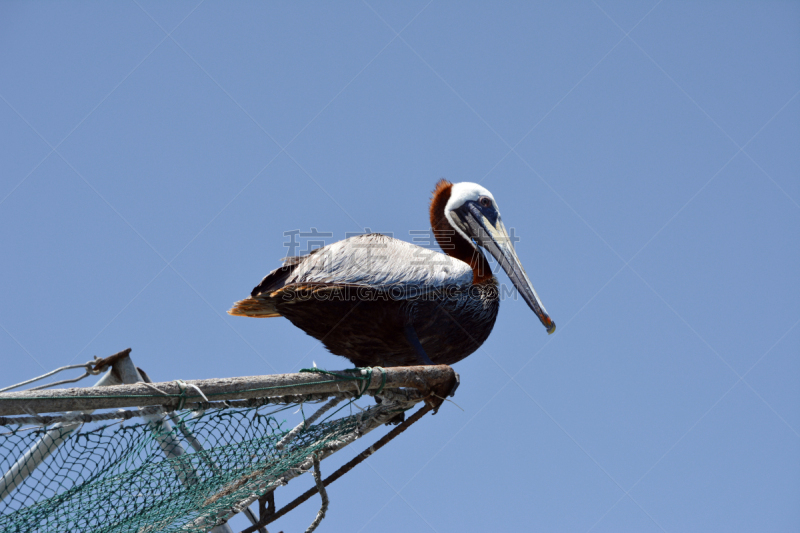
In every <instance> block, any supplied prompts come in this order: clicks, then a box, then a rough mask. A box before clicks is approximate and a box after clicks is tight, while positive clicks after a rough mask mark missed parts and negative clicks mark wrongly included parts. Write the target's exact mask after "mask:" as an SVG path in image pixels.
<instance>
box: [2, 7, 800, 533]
mask: <svg viewBox="0 0 800 533" xmlns="http://www.w3.org/2000/svg"><path fill="white" fill-rule="evenodd" d="M799 91H800V4H798V3H796V2H763V1H762V2H675V1H669V0H664V1H662V2H647V1H643V2H623V3H618V2H611V1H608V0H596V1H594V2H593V1H589V2H580V3H578V2H562V3H558V4H557V5H549V6H548V5H544V4H543V3H536V4H534V3H523V2H516V3H511V2H506V3H503V4H501V5H493V6H492V7H489V6H488V4H487V3H470V4H466V3H463V2H458V3H455V2H451V3H448V2H440V1H434V2H430V3H429V2H427V1H426V0H423V1H406V2H395V3H387V2H382V1H377V0H368V1H366V2H351V3H332V2H326V3H322V2H319V3H314V4H309V3H305V2H300V1H295V2H250V3H239V4H232V3H222V2H214V1H211V0H208V1H205V2H200V3H198V2H197V1H189V2H168V3H165V2H158V1H144V0H137V1H135V2H98V3H83V2H70V3H66V2H63V3H51V2H47V3H43V2H42V3H32V2H26V3H23V2H14V3H11V2H5V3H2V4H0V169H1V170H0V176H2V177H1V178H0V251H1V252H0V264H1V265H2V276H0V299H1V300H2V306H0V360H1V361H2V366H3V371H2V380H1V381H2V382H3V384H9V383H14V382H17V381H21V380H23V379H25V378H28V377H31V376H33V375H37V374H41V373H43V372H44V371H45V370H50V369H52V368H55V367H57V366H61V365H65V364H68V363H75V362H84V361H87V360H89V359H91V358H92V356H94V355H97V356H101V357H102V356H107V355H110V354H112V353H114V352H117V351H119V350H121V349H123V348H126V347H132V348H133V353H132V357H133V359H134V361H135V362H136V363H137V364H138V365H139V366H141V367H142V368H144V369H145V370H147V371H148V372H149V374H150V375H151V376H152V377H153V378H154V379H155V380H156V381H165V380H173V379H179V378H180V379H199V378H211V377H223V376H243V375H253V374H268V373H282V372H294V371H297V370H298V369H300V368H303V367H308V366H310V365H311V364H312V361H315V362H316V363H317V365H319V366H321V367H323V368H328V369H340V368H345V367H347V366H349V363H348V362H347V361H346V360H344V359H342V358H339V357H337V356H333V355H331V354H329V353H327V352H326V350H325V349H324V348H323V347H322V346H320V345H319V343H318V342H317V341H315V340H314V339H312V338H311V337H308V336H306V335H305V334H304V333H303V332H302V331H300V330H298V329H296V328H295V327H293V326H292V325H291V324H290V323H289V322H288V321H286V320H283V319H268V320H256V319H246V318H239V317H230V316H228V315H226V314H225V311H226V310H227V309H228V308H229V307H230V306H231V304H232V303H233V302H234V301H235V300H238V299H240V298H243V297H245V296H246V295H247V294H248V293H249V291H250V290H251V288H252V287H253V286H254V285H255V284H256V283H257V282H258V281H259V280H260V279H261V277H262V276H263V275H265V274H266V273H267V272H268V271H269V270H271V269H273V268H275V267H277V266H278V265H279V264H280V259H281V257H283V256H284V255H286V253H287V248H286V246H285V243H286V238H285V237H284V235H283V233H284V232H285V231H290V230H301V231H304V232H305V231H309V230H310V228H312V227H315V228H317V229H318V230H319V231H321V232H330V233H332V234H333V237H332V238H329V239H327V242H333V241H335V240H339V239H342V238H344V237H345V235H346V234H347V233H353V232H362V231H364V228H367V227H368V228H370V229H371V230H373V231H379V232H392V233H394V235H395V236H396V237H398V238H402V239H405V240H411V239H412V236H411V235H409V233H408V232H409V230H424V229H426V228H427V227H428V226H427V205H428V199H429V195H430V191H431V189H432V188H433V185H434V183H435V182H436V180H437V179H439V178H440V177H445V178H447V179H449V180H451V181H474V182H480V183H481V184H483V185H484V186H486V187H487V188H488V189H489V190H490V191H492V193H493V194H494V196H495V198H496V199H497V201H498V205H499V207H500V209H501V213H502V215H503V219H504V221H505V224H506V226H507V227H509V228H511V227H513V228H515V231H516V234H517V235H518V236H519V237H520V241H519V242H518V243H517V251H518V254H519V257H520V258H521V260H522V262H523V264H524V265H525V267H526V269H527V271H528V273H529V275H530V277H531V279H532V280H533V282H534V285H535V287H536V289H537V291H538V292H539V294H540V295H541V297H542V300H543V302H544V304H545V306H546V307H547V309H548V311H549V312H550V314H551V315H552V317H553V318H554V319H555V321H556V323H557V324H558V331H557V332H556V334H555V335H552V336H548V335H547V334H546V332H545V331H544V328H543V327H542V326H541V324H539V322H538V320H537V319H536V317H535V316H534V315H533V314H532V313H531V311H530V310H529V309H528V308H527V306H526V305H525V304H524V302H522V301H521V300H513V299H508V300H506V301H503V302H502V304H501V311H500V316H499V318H498V320H497V325H496V326H495V329H494V332H493V333H492V335H491V337H490V338H489V340H488V341H487V342H486V343H485V344H484V345H483V347H482V348H481V349H480V350H479V351H478V352H476V353H475V354H474V355H472V356H470V357H469V358H468V359H466V360H464V361H462V362H460V363H458V364H457V365H456V367H455V368H456V370H457V371H458V372H460V374H461V378H462V385H461V388H460V389H459V390H458V394H457V396H456V398H455V401H456V402H457V403H458V404H459V405H460V406H461V407H462V408H463V409H464V411H463V412H462V411H461V410H459V409H458V408H456V407H455V406H453V405H451V404H446V405H445V406H444V408H443V409H442V410H441V411H440V413H439V414H438V415H436V416H435V417H427V418H426V419H424V420H423V421H421V422H420V423H419V424H417V425H416V426H414V427H413V428H412V430H411V431H409V432H407V433H405V434H403V436H402V437H400V438H398V439H396V440H395V441H394V442H392V444H391V445H390V446H387V447H386V448H384V449H383V450H381V451H380V452H379V453H378V454H376V455H375V456H374V457H373V458H371V459H369V460H368V461H367V462H366V463H365V464H362V465H361V466H359V467H358V468H357V469H355V470H354V471H353V472H351V473H350V474H348V475H347V476H345V477H344V478H343V479H342V480H340V481H338V482H336V483H335V484H334V485H333V486H332V487H331V488H330V489H329V492H330V497H331V506H330V510H329V513H328V517H327V518H326V520H325V521H324V522H323V523H322V526H321V529H320V531H353V532H358V531H375V530H378V529H380V530H381V531H384V532H386V533H389V532H400V531H432V532H437V533H445V532H463V531H525V530H531V531H570V532H571V531H576V532H590V531H591V532H602V531H636V532H650V531H652V532H658V531H669V532H673V531H674V532H681V531H798V530H800V505H799V504H800V386H799V385H798V383H800V380H798V377H800V326H799V325H798V322H799V321H800V276H798V274H799V273H800V204H798V202H800V179H799V178H798V172H799V171H800V149H798V148H799V147H800V96H798V92H799ZM499 277H500V279H501V281H503V282H506V283H507V282H508V278H507V277H505V274H503V273H500V274H499ZM384 431H385V430H383V429H382V430H380V431H378V432H376V434H375V435H373V436H371V438H368V439H365V441H369V440H374V438H376V437H377V436H379V434H382V433H383V432H384ZM365 444H366V443H365V442H364V441H361V442H358V443H356V444H354V445H353V447H352V448H350V449H348V450H347V451H344V452H342V453H341V454H339V455H341V457H336V458H332V459H331V460H329V461H326V462H324V463H323V473H330V472H332V471H333V468H334V467H335V466H336V465H337V464H339V463H341V462H343V461H344V460H346V459H347V458H349V457H351V456H352V455H353V453H355V451H356V450H360V449H362V448H363V447H364V446H365ZM337 461H338V463H337ZM311 483H312V481H311V478H310V476H306V477H304V478H302V479H299V480H296V481H294V482H293V483H292V485H290V486H289V487H287V488H286V489H284V490H280V491H278V493H277V495H278V496H277V500H278V505H281V504H283V503H286V502H287V501H289V498H290V497H291V495H292V494H294V493H297V492H300V491H302V490H305V489H306V488H308V487H309V486H310V485H311ZM318 506H319V501H318V500H317V499H312V500H311V501H310V502H309V503H307V504H304V506H302V507H300V508H299V509H297V510H296V511H294V512H293V513H291V514H290V515H289V516H287V517H286V518H284V519H282V520H281V521H280V522H277V523H276V524H274V525H273V526H271V530H274V531H279V530H281V529H283V530H284V531H287V532H289V531H302V530H303V529H304V528H305V527H306V526H307V525H308V524H309V523H310V522H311V520H312V518H313V516H314V514H315V513H316V510H317V508H318ZM246 525H247V523H246V521H245V520H244V519H243V518H241V517H239V518H236V519H235V520H234V521H233V526H234V527H235V528H238V529H241V528H243V527H245V526H246Z"/></svg>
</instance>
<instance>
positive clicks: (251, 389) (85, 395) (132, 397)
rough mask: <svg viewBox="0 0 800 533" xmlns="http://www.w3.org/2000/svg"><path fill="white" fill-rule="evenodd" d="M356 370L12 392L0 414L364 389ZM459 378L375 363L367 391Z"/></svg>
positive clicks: (172, 405) (444, 369) (445, 370)
mask: <svg viewBox="0 0 800 533" xmlns="http://www.w3.org/2000/svg"><path fill="white" fill-rule="evenodd" d="M383 372H385V373H386V382H385V383H383ZM353 375H354V374H353V373H349V372H337V376H332V375H330V374H324V373H316V372H309V373H298V374H273V375H264V376H248V377H237V378H221V379H200V380H193V381H186V382H184V384H183V385H182V384H180V383H178V382H175V381H167V382H162V383H152V384H144V383H137V384H133V385H115V386H110V387H102V388H69V389H55V390H37V391H21V392H7V393H4V394H0V416H9V415H19V414H25V413H30V412H35V413H56V412H63V411H78V410H90V409H113V408H120V407H146V406H149V405H163V406H165V407H166V408H167V409H177V408H178V406H179V405H181V404H183V405H188V404H190V403H197V402H200V401H202V397H201V396H200V394H199V393H198V392H197V390H195V389H194V387H193V386H196V387H198V388H199V389H200V390H201V391H203V394H205V395H206V397H207V398H208V399H209V400H212V401H214V400H239V399H248V398H265V397H274V396H287V395H304V394H312V393H331V392H339V391H359V390H360V389H361V388H363V387H364V385H363V382H362V380H349V381H348V380H346V377H347V376H353ZM339 376H341V377H339ZM453 379H455V372H454V371H453V369H452V368H450V367H449V366H447V365H431V366H407V367H394V368H386V369H379V368H374V369H373V371H372V376H371V380H370V383H369V386H368V387H367V390H371V391H375V390H377V389H378V388H380V387H381V385H382V384H383V387H384V388H387V389H391V388H399V387H414V388H417V389H427V390H430V389H432V388H436V387H440V386H443V385H445V384H447V383H449V382H450V381H451V380H453ZM445 394H446V392H445Z"/></svg>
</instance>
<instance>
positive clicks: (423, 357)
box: [405, 322, 433, 365]
mask: <svg viewBox="0 0 800 533" xmlns="http://www.w3.org/2000/svg"><path fill="white" fill-rule="evenodd" d="M405 334H406V340H408V343H409V344H410V345H411V346H413V347H414V349H415V350H416V351H417V358H418V359H419V361H420V362H421V363H422V364H423V365H432V364H433V361H431V358H430V357H428V354H426V353H425V349H424V348H423V347H422V343H420V342H419V338H418V337H417V332H416V331H415V330H414V325H413V324H411V323H410V322H408V323H407V324H406V327H405Z"/></svg>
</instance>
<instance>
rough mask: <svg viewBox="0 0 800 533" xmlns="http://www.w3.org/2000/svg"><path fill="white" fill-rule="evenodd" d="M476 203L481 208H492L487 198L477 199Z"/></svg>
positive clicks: (490, 201)
mask: <svg viewBox="0 0 800 533" xmlns="http://www.w3.org/2000/svg"><path fill="white" fill-rule="evenodd" d="M478 203H479V204H481V207H492V200H491V199H490V198H489V197H487V196H481V197H480V198H478Z"/></svg>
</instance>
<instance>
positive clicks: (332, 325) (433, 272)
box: [228, 179, 556, 367]
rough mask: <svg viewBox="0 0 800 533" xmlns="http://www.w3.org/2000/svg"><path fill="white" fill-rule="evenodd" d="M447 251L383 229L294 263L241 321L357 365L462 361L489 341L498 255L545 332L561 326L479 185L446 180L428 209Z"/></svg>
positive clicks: (238, 308)
mask: <svg viewBox="0 0 800 533" xmlns="http://www.w3.org/2000/svg"><path fill="white" fill-rule="evenodd" d="M430 221H431V227H432V229H433V234H434V236H435V238H436V240H437V242H438V243H439V246H440V247H441V248H442V250H443V251H444V252H445V253H444V254H442V253H439V252H435V251H433V250H430V249H427V248H423V247H420V246H416V245H413V244H410V243H407V242H404V241H401V240H398V239H394V238H391V237H387V236H385V235H381V234H379V233H372V234H369V235H359V236H356V237H351V238H349V239H345V240H343V241H339V242H336V243H334V244H331V245H328V246H325V247H322V248H318V249H316V250H314V251H313V252H311V253H310V254H308V255H305V256H302V257H289V258H286V259H285V260H284V264H283V266H281V267H280V268H278V269H276V270H273V271H272V272H270V273H269V274H267V276H266V277H265V278H264V279H263V280H261V283H259V284H258V285H257V286H256V288H254V289H253V291H252V292H251V293H250V297H248V298H245V299H244V300H241V301H238V302H236V303H235V304H234V306H233V308H232V309H230V310H229V311H228V313H229V314H231V315H234V316H249V317H278V316H283V317H286V318H288V319H289V320H290V321H291V322H292V324H294V325H295V326H297V327H298V328H300V329H302V330H303V331H305V332H306V333H307V334H309V335H311V336H312V337H314V338H316V339H318V340H319V341H320V342H322V343H323V344H324V345H325V347H326V348H327V349H328V350H329V351H330V352H331V353H333V354H336V355H341V356H344V357H346V358H347V359H349V360H350V361H351V362H352V363H353V364H354V365H356V366H358V367H364V366H385V367H390V366H407V365H418V364H425V365H431V364H447V365H451V364H453V363H456V362H458V361H460V360H462V359H464V358H465V357H467V356H468V355H470V354H471V353H473V352H474V351H475V350H477V349H478V348H479V347H480V346H481V345H482V344H483V342H484V341H485V340H486V339H487V338H488V337H489V334H490V333H491V331H492V328H493V327H494V322H495V319H496V318H497V312H498V310H499V306H500V298H499V295H498V283H497V278H495V277H494V275H492V272H491V270H490V266H489V262H488V261H487V260H486V257H485V256H484V255H483V253H482V252H481V249H480V247H483V248H485V249H486V250H488V251H489V253H491V254H492V255H493V256H494V258H495V259H496V260H497V262H498V263H499V264H500V266H501V267H502V268H503V270H505V272H506V274H508V277H509V278H510V280H511V283H513V284H514V287H516V289H517V291H518V292H519V294H520V295H521V296H522V298H523V300H525V302H526V303H527V304H528V306H529V307H530V308H531V310H532V311H533V312H534V313H535V314H536V316H537V317H539V320H540V321H541V323H542V324H543V325H544V326H545V328H547V332H548V333H553V332H554V331H555V329H556V325H555V322H553V321H552V320H551V318H550V315H548V314H547V311H546V310H545V308H544V305H542V302H541V300H540V299H539V295H538V294H537V293H536V290H534V288H533V284H532V283H531V281H530V279H529V278H528V275H527V274H526V273H525V269H524V268H522V264H521V263H520V260H519V258H518V257H517V254H516V252H515V251H514V247H513V244H512V242H511V239H510V238H509V236H508V233H507V232H506V228H505V226H504V225H503V222H502V220H501V218H500V211H499V210H498V207H497V202H496V201H495V199H494V196H492V193H490V192H489V191H488V190H486V189H485V188H484V187H482V186H480V185H478V184H477V183H467V182H463V183H456V184H453V183H450V182H448V181H446V180H443V179H442V180H439V182H438V183H437V184H436V188H435V189H434V191H433V197H432V199H431V204H430Z"/></svg>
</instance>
